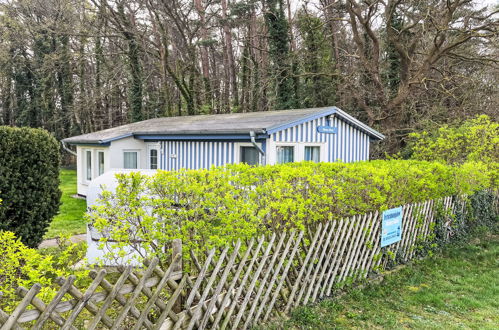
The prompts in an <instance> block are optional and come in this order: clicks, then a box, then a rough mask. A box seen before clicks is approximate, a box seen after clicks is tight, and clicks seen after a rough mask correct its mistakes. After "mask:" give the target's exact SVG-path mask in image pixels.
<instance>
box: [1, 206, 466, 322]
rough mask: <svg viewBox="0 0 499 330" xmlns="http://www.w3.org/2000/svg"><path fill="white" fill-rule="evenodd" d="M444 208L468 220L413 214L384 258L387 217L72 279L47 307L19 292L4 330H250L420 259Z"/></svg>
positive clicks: (4, 317) (406, 212) (30, 292)
mask: <svg viewBox="0 0 499 330" xmlns="http://www.w3.org/2000/svg"><path fill="white" fill-rule="evenodd" d="M437 204H438V205H439V207H442V208H443V209H444V210H447V211H449V212H455V211H463V210H465V207H464V200H463V199H459V198H454V197H447V198H444V199H442V200H438V201H427V202H424V203H415V204H408V205H405V206H403V228H402V233H403V235H402V239H401V240H400V241H399V242H397V243H395V244H392V245H390V246H388V247H385V248H383V249H382V248H381V247H380V231H381V213H379V212H374V213H369V214H365V215H357V216H353V217H351V218H346V219H341V220H339V221H329V222H324V223H321V224H318V225H317V226H316V227H314V228H309V229H307V231H306V232H293V231H289V232H285V231H283V232H282V233H273V234H272V235H271V236H269V237H265V236H262V237H260V238H258V239H251V240H249V241H247V242H242V241H238V242H235V243H234V244H232V245H228V246H226V247H225V248H223V249H222V250H220V251H219V250H216V249H212V250H210V251H208V252H207V253H206V254H204V255H202V256H199V255H198V256H196V255H194V254H191V256H192V260H191V264H192V267H191V270H190V271H189V272H186V271H182V268H181V267H182V260H181V257H180V256H181V247H179V246H181V244H180V245H179V242H177V245H176V246H177V248H176V249H175V256H174V258H173V260H172V262H171V263H170V265H168V266H163V267H162V268H161V267H159V266H158V264H159V263H158V260H157V259H153V260H150V261H146V262H145V264H144V267H143V268H132V267H122V268H121V269H120V272H119V273H118V274H116V273H114V274H111V273H109V274H108V273H107V272H106V270H105V269H101V270H92V271H91V272H90V274H89V276H90V278H91V279H92V282H91V284H90V285H89V286H88V287H86V288H79V287H77V286H76V285H75V284H74V280H75V278H74V277H73V276H69V277H68V278H59V279H57V281H56V284H57V285H58V286H59V287H60V289H59V291H58V293H57V294H56V296H55V297H54V298H53V299H52V301H50V302H48V303H47V304H46V303H45V302H43V301H42V300H41V299H39V298H38V297H37V294H38V293H39V291H40V289H41V287H40V285H37V284H35V285H33V286H32V287H31V288H30V289H26V288H22V287H20V288H18V290H17V294H18V295H19V298H20V302H19V304H18V305H17V307H16V308H15V309H14V310H13V311H12V312H11V313H10V314H8V313H6V312H4V311H2V310H0V325H1V328H0V330H7V329H23V328H33V329H45V328H62V329H77V328H88V329H118V328H131V329H164V330H166V329H184V328H187V329H193V328H196V329H199V328H201V329H204V328H221V329H227V328H231V329H236V328H237V329H239V328H248V327H251V326H252V325H255V324H257V323H259V322H264V321H267V320H268V319H269V318H270V317H271V316H276V315H279V314H280V313H283V312H288V311H289V310H290V309H291V308H294V307H296V306H299V305H304V304H307V303H310V302H315V301H317V300H318V299H322V298H324V297H326V296H330V295H331V294H332V293H334V292H335V290H338V288H341V287H342V286H343V285H345V284H346V283H353V282H355V281H359V280H363V279H365V278H366V277H367V276H368V275H369V274H373V273H376V272H378V271H379V268H380V267H383V266H387V265H389V264H394V263H395V262H405V261H407V260H410V259H412V258H414V257H415V256H416V254H417V253H418V248H419V247H421V246H423V245H424V244H425V243H427V242H428V241H429V240H431V239H432V237H431V235H432V234H433V231H434V230H435V229H434V228H435V224H436V221H437V219H436V216H435V214H436V208H435V207H436V205H437ZM439 220H441V219H439ZM449 237H450V236H449ZM394 259H395V260H394ZM164 268H166V269H164ZM117 275H119V276H117ZM0 299H1V298H0Z"/></svg>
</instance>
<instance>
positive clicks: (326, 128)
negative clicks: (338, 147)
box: [317, 126, 338, 134]
mask: <svg viewBox="0 0 499 330" xmlns="http://www.w3.org/2000/svg"><path fill="white" fill-rule="evenodd" d="M317 132H319V133H326V134H336V133H337V132H338V128H337V127H332V126H317Z"/></svg>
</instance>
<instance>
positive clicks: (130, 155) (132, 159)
mask: <svg viewBox="0 0 499 330" xmlns="http://www.w3.org/2000/svg"><path fill="white" fill-rule="evenodd" d="M123 159H124V164H123V165H124V166H123V167H124V168H131V169H135V168H137V152H136V151H125V152H124V153H123Z"/></svg>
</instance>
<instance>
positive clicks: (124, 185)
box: [87, 160, 492, 258]
mask: <svg viewBox="0 0 499 330" xmlns="http://www.w3.org/2000/svg"><path fill="white" fill-rule="evenodd" d="M491 177H492V176H491V173H490V172H489V168H488V167H487V166H486V165H485V164H482V163H466V164H463V165H460V166H448V165H444V164H441V163H431V162H425V161H403V160H391V161H372V162H359V163H350V164H344V163H319V164H315V163H292V164H285V165H277V166H259V167H250V166H248V165H244V164H240V165H229V166H227V167H220V168H212V169H210V170H180V171H177V172H175V171H170V172H167V171H158V172H157V174H156V175H154V176H152V177H147V176H144V175H141V174H138V173H131V174H121V175H118V176H117V178H118V181H119V185H118V188H117V190H116V192H114V193H111V192H104V193H103V194H102V200H101V202H102V204H101V205H100V206H98V207H96V208H95V209H94V210H93V211H92V212H90V213H89V214H88V215H87V217H88V219H89V221H91V222H92V223H93V226H94V227H95V228H96V229H97V230H98V231H100V232H102V233H103V234H104V239H103V240H102V242H103V244H107V245H108V247H110V248H111V249H112V250H114V251H117V252H118V253H119V254H120V255H121V256H124V255H126V254H127V252H126V247H128V246H130V245H131V246H132V247H135V248H137V249H136V250H140V249H138V244H137V243H134V242H138V241H144V242H145V243H141V244H140V246H141V248H143V249H145V250H144V251H143V252H148V253H154V254H156V255H159V256H160V257H165V258H166V257H167V256H166V255H165V256H162V253H163V252H162V251H163V247H164V246H165V245H167V244H168V242H169V241H170V240H171V239H173V238H181V239H182V240H183V241H184V246H186V250H191V249H194V250H196V249H205V248H207V247H213V246H222V245H224V244H226V243H227V242H230V241H232V240H235V239H238V238H242V239H244V238H249V237H254V236H255V235H258V234H261V233H265V232H268V231H270V230H274V231H275V230H286V229H291V228H298V229H303V228H304V227H305V226H308V225H314V224H316V223H318V222H321V221H326V220H328V219H339V218H342V217H347V216H351V215H355V214H364V213H366V212H369V211H375V210H383V209H387V208H390V207H395V206H398V205H402V204H407V203H414V202H421V201H424V200H428V199H436V198H440V197H444V196H451V195H461V194H470V195H471V194H473V193H474V192H476V191H479V190H483V189H486V188H490V187H491ZM108 241H109V242H110V241H118V242H113V243H109V242H108Z"/></svg>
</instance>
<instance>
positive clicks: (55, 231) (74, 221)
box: [45, 169, 87, 238]
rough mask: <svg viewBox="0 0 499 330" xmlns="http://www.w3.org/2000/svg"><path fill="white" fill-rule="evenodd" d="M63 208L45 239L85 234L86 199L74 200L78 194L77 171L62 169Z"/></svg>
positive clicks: (60, 209) (61, 207) (60, 208)
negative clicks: (74, 196)
mask: <svg viewBox="0 0 499 330" xmlns="http://www.w3.org/2000/svg"><path fill="white" fill-rule="evenodd" d="M60 178H61V191H62V197H61V202H62V204H61V206H60V207H59V214H57V215H56V216H55V217H54V219H53V220H52V223H51V224H50V227H49V229H48V231H47V233H46V234H45V238H53V237H56V236H59V235H61V234H62V235H68V234H70V235H73V234H82V233H84V232H85V230H86V227H85V220H83V214H84V213H85V210H86V207H87V204H86V202H85V200H84V199H79V198H73V197H72V196H73V195H75V194H76V171H75V170H65V169H61V172H60Z"/></svg>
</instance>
